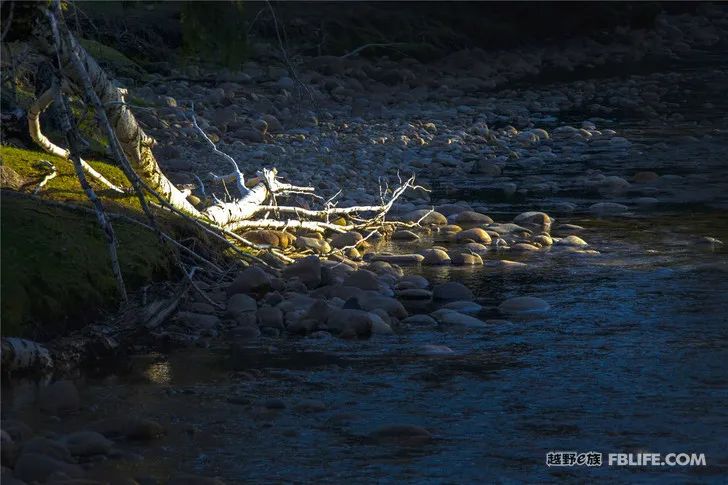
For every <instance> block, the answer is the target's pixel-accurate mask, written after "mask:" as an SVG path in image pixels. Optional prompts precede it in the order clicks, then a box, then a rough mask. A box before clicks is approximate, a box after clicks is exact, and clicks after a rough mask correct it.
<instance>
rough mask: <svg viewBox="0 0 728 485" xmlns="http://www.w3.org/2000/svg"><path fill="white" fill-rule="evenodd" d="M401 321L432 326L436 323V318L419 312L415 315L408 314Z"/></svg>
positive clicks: (408, 323) (407, 323)
mask: <svg viewBox="0 0 728 485" xmlns="http://www.w3.org/2000/svg"><path fill="white" fill-rule="evenodd" d="M402 323H403V324H405V325H415V326H433V325H437V320H435V319H434V318H432V317H431V316H430V315H425V314H424V313H420V314H417V315H412V316H409V317H407V318H405V319H403V320H402Z"/></svg>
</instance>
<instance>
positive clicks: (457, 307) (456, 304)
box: [442, 301, 483, 315]
mask: <svg viewBox="0 0 728 485" xmlns="http://www.w3.org/2000/svg"><path fill="white" fill-rule="evenodd" d="M442 308H445V309H447V310H454V311H456V312H460V313H465V314H468V315H475V314H476V313H478V312H479V311H480V310H482V309H483V307H482V306H480V305H478V304H477V303H475V302H473V301H452V302H450V303H446V304H445V305H443V306H442Z"/></svg>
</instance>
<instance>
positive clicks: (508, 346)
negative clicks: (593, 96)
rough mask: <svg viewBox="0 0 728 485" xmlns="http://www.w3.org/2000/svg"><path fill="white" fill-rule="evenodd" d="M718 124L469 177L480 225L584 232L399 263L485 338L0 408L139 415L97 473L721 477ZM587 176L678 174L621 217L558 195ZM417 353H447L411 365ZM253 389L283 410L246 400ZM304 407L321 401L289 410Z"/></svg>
mask: <svg viewBox="0 0 728 485" xmlns="http://www.w3.org/2000/svg"><path fill="white" fill-rule="evenodd" d="M718 74H722V75H723V76H725V72H719V73H718ZM718 74H716V73H713V72H712V71H710V72H708V73H705V72H702V73H701V72H697V73H696V78H700V79H708V80H709V79H710V75H714V76H718ZM722 79H723V81H725V77H723V78H722ZM696 82H697V81H696ZM703 86H704V88H703V89H702V91H701V92H703V93H704V94H703V97H706V96H707V97H708V98H711V99H712V98H713V97H715V95H716V92H715V91H714V90H712V89H713V86H714V83H712V82H708V81H706V82H705V83H704V85H703ZM723 86H725V84H723ZM694 89H696V88H694ZM676 90H677V88H676ZM724 92H725V91H724ZM705 93H707V94H705ZM676 96H679V93H677V92H676ZM686 100H687V97H684V99H683V100H682V101H686ZM680 106H683V105H682V104H681V105H680ZM699 106H702V101H701V104H699ZM716 106H718V107H720V106H724V107H725V106H726V104H725V102H724V103H723V104H722V105H721V104H719V103H717V102H716ZM676 109H677V108H676ZM683 111H684V112H685V113H693V112H692V111H690V110H687V109H685V110H683ZM724 113H725V112H724V111H721V109H720V108H716V107H715V106H714V107H712V108H710V109H707V108H706V110H702V108H701V109H697V108H696V110H695V112H694V113H693V114H692V115H691V116H692V118H698V119H697V122H696V121H693V119H692V118H688V117H687V115H686V118H685V119H684V120H683V121H681V122H680V123H676V124H675V125H673V126H669V127H667V126H664V124H663V125H662V126H651V125H650V124H649V123H647V122H642V121H641V120H638V119H615V120H613V125H612V126H605V127H608V128H613V129H615V130H617V132H618V134H619V135H620V136H624V137H626V138H627V139H629V140H630V141H631V142H632V143H633V145H632V146H631V147H630V148H629V149H628V150H627V151H625V152H623V153H617V154H615V153H598V152H590V151H589V150H588V149H585V150H584V151H583V152H578V153H571V154H570V155H569V156H564V157H563V158H562V159H561V160H559V162H558V163H552V164H550V165H549V166H546V167H543V166H542V167H539V168H532V169H531V168H528V169H525V170H523V171H522V172H518V173H516V172H515V171H514V173H513V177H514V180H522V179H526V178H527V177H529V176H530V175H534V174H537V175H543V176H548V177H550V178H551V179H553V180H557V181H560V183H559V187H560V188H559V190H557V191H555V192H552V193H548V194H540V195H539V194H527V195H525V196H522V197H513V198H510V199H509V198H504V197H502V196H501V195H499V194H498V193H497V191H489V190H487V188H486V189H482V188H483V187H484V186H486V185H487V181H486V180H480V181H479V180H478V179H474V180H470V181H469V184H470V185H469V186H468V188H467V191H464V192H463V193H460V194H452V193H451V194H448V196H449V197H453V198H467V200H469V201H471V202H478V203H483V204H485V205H487V206H489V207H490V212H489V213H492V215H493V217H494V218H495V219H496V220H498V221H506V220H510V218H511V217H512V216H513V215H515V214H517V213H519V212H520V211H521V210H526V209H538V208H541V207H544V208H545V207H548V204H550V203H553V202H560V201H570V202H575V203H576V204H577V206H578V209H577V211H576V212H574V213H571V214H559V213H558V212H557V213H556V218H557V223H556V224H555V226H558V224H559V223H571V224H579V225H582V226H584V227H585V230H584V231H583V232H581V233H579V235H580V237H583V238H584V239H585V240H586V241H588V242H589V243H590V244H591V245H592V247H594V248H596V249H598V250H599V252H600V254H597V255H566V254H563V253H561V254H559V253H557V252H556V251H554V252H553V253H551V252H540V253H538V254H535V255H533V256H529V257H528V258H527V259H523V260H524V261H527V262H528V263H529V265H528V267H527V268H526V269H521V270H502V269H499V270H496V269H490V268H482V267H481V268H432V269H425V268H423V269H421V270H417V271H421V273H422V274H424V275H425V276H427V277H429V278H431V280H432V281H433V282H438V281H444V280H448V279H454V280H459V281H462V282H464V283H465V284H467V285H468V286H470V287H471V288H473V289H474V291H475V292H476V295H477V297H478V301H479V302H480V303H481V304H482V305H483V306H484V309H483V311H482V312H481V314H480V315H478V316H479V318H481V319H483V320H493V321H491V322H489V323H488V326H487V327H485V328H478V329H462V328H461V329H458V328H448V329H438V328H425V327H423V328H411V329H410V330H409V331H407V332H406V333H403V334H401V335H396V336H388V337H383V336H379V337H375V338H373V339H371V340H368V341H357V342H350V341H342V340H338V339H314V338H305V339H284V340H279V339H271V340H263V341H262V343H260V344H257V345H256V347H255V348H248V349H240V348H234V349H233V350H230V349H229V348H228V347H227V346H223V347H221V348H218V349H212V351H210V350H184V351H180V352H178V353H175V354H173V355H171V356H169V358H161V357H158V356H156V357H155V356H150V357H148V358H140V359H138V361H137V363H136V365H135V369H134V371H133V372H131V373H130V374H125V375H120V376H111V377H106V378H104V379H92V378H88V379H85V380H84V381H83V382H81V383H80V387H81V392H82V402H83V403H84V404H85V406H87V407H90V412H88V413H84V414H83V415H79V416H74V417H71V418H69V419H68V420H64V421H63V422H57V421H54V420H52V419H51V418H49V417H47V416H42V415H32V414H28V413H29V412H28V411H21V408H24V406H23V402H24V401H23V396H24V395H26V393H25V391H26V390H27V389H23V388H22V387H20V388H16V389H15V390H14V391H12V392H11V393H10V395H9V398H11V399H9V400H7V401H6V402H5V403H4V405H5V406H6V411H8V412H11V413H14V414H16V415H18V416H20V417H23V418H25V419H26V420H27V422H29V423H31V424H32V425H34V426H37V427H44V428H45V429H52V430H56V431H64V430H76V429H82V428H83V425H84V423H85V422H88V421H89V420H93V419H99V418H101V417H105V416H107V415H127V414H130V413H133V414H138V415H140V416H145V417H151V418H153V419H156V420H159V421H160V422H162V423H163V424H165V426H166V427H167V428H168V430H169V432H168V434H167V436H166V437H164V438H162V439H160V440H159V441H155V442H152V443H151V444H148V445H141V444H139V445H135V444H128V445H123V446H125V447H126V448H127V449H128V450H129V451H130V452H131V453H132V455H130V458H129V459H128V460H122V461H115V462H109V464H108V465H106V466H108V467H109V468H110V469H113V468H114V467H118V468H119V469H122V470H125V471H134V473H137V474H141V475H145V474H162V475H168V474H174V473H177V472H179V471H184V472H191V473H199V474H204V475H208V476H214V475H218V476H220V477H221V478H223V479H226V480H229V481H232V482H235V481H238V480H239V481H249V482H257V483H278V482H323V483H342V482H344V481H346V482H355V483H360V482H380V483H399V482H417V483H483V482H497V483H514V482H522V481H526V482H536V481H544V480H546V481H550V480H556V479H564V478H565V479H568V480H570V481H580V482H581V481H597V482H603V483H613V482H616V483H623V482H647V481H650V482H655V483H663V482H676V481H682V482H685V481H687V482H693V483H703V482H705V483H708V482H715V483H718V482H724V481H725V480H726V477H728V446H726V445H727V444H728V439H727V438H726V437H727V436H728V405H727V403H728V370H727V367H728V312H727V311H726V306H727V305H728V297H727V296H726V294H727V290H728V284H727V283H726V278H727V277H728V257H727V256H728V252H727V251H726V249H725V246H723V247H717V248H713V247H711V246H710V245H705V244H699V243H698V241H699V238H700V237H702V236H713V237H716V238H718V239H721V240H723V241H727V242H728V217H726V216H725V210H726V207H728V204H727V201H728V199H727V198H726V197H727V196H728V195H727V194H728V177H726V171H728V163H726V162H728V131H726V128H727V127H728V123H726V122H725V120H726V118H725V114H724ZM706 135H709V136H708V137H706ZM589 168H599V169H600V170H601V171H602V173H605V174H607V175H619V176H622V177H625V178H629V177H630V176H631V175H633V174H634V173H635V172H637V171H640V170H654V171H656V172H657V173H659V174H660V175H665V174H672V175H679V176H680V178H674V179H672V180H671V181H668V183H667V184H666V185H662V186H659V187H658V189H659V190H658V191H657V192H655V197H656V198H657V199H658V201H659V202H658V203H655V204H651V205H649V206H635V205H634V204H632V203H631V202H632V201H633V200H634V199H635V198H636V197H642V196H644V195H645V194H644V193H634V192H630V191H628V192H627V193H624V194H620V195H618V196H614V197H609V198H606V199H603V198H600V197H599V196H598V195H595V194H593V193H591V192H588V191H584V190H582V189H580V188H579V186H578V185H570V184H571V182H570V181H572V180H574V177H577V176H578V175H579V174H582V173H584V172H585V170H587V169H589ZM479 187H480V188H481V189H482V190H477V189H478V188H479ZM638 189H639V188H638ZM630 190H632V189H630ZM640 190H641V189H640ZM602 200H609V201H614V202H624V203H627V204H628V205H630V207H631V208H634V210H632V211H631V212H630V213H629V214H627V215H624V216H610V217H607V218H596V217H594V216H591V215H589V214H588V213H587V212H586V211H585V210H584V209H586V208H587V207H588V206H589V205H590V204H591V203H594V202H598V201H602ZM420 244H421V243H420ZM398 249H399V250H400V251H410V250H411V249H412V247H409V248H407V247H400V248H398ZM509 258H512V256H509ZM410 271H411V270H410ZM525 295H528V296H537V297H539V298H543V299H544V300H546V301H547V302H549V304H550V305H551V310H550V311H549V312H548V313H546V314H544V315H542V316H539V317H535V318H531V319H527V320H519V319H510V320H509V321H502V320H501V321H497V319H502V318H503V317H502V316H500V315H499V314H498V312H497V310H496V308H495V307H496V306H497V305H498V304H499V303H500V302H502V301H503V300H505V299H506V298H509V297H513V296H525ZM428 344H434V345H444V346H447V347H449V348H451V349H452V350H453V353H452V354H449V355H444V356H429V355H424V352H423V346H425V345H428ZM273 398H276V399H280V400H281V401H282V402H283V404H284V405H285V408H283V409H278V410H275V409H273V410H272V409H268V408H266V407H265V406H264V403H265V402H266V401H268V400H270V399H273ZM311 400H313V401H318V402H320V403H323V407H324V409H323V410H319V411H317V412H311V411H310V410H306V409H302V408H301V407H300V406H299V405H300V404H301V403H306V402H309V401H311ZM4 401H5V400H4ZM274 407H275V406H274ZM13 409H15V410H17V411H13ZM404 423H407V424H415V425H420V426H424V427H426V428H427V429H429V430H430V431H431V432H432V433H433V434H434V436H435V439H434V440H432V441H431V442H428V443H425V444H418V445H412V446H401V445H396V444H381V443H377V442H375V441H373V440H371V439H370V438H369V435H370V433H371V432H372V430H374V429H376V428H377V427H378V426H380V425H384V424H404ZM549 450H574V451H598V452H602V453H610V452H639V451H642V452H648V451H649V452H659V453H669V452H691V453H693V452H694V453H705V455H706V458H707V462H708V465H709V466H708V467H696V468H681V467H675V468H665V467H663V468H660V467H652V468H615V467H608V466H603V467H601V468H590V469H586V468H573V469H568V468H562V469H555V468H551V469H549V468H547V467H546V466H545V454H546V452H547V451H549ZM134 454H137V455H138V457H137V458H134ZM142 456H143V458H144V459H143V460H141V459H140V458H141V457H142Z"/></svg>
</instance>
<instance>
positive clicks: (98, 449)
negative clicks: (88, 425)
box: [61, 431, 114, 456]
mask: <svg viewBox="0 0 728 485" xmlns="http://www.w3.org/2000/svg"><path fill="white" fill-rule="evenodd" d="M61 441H62V442H63V443H65V444H66V446H67V447H68V449H69V450H70V452H71V454H72V455H74V456H90V455H106V454H108V453H109V451H111V447H112V446H113V445H114V442H113V441H110V440H108V439H106V438H105V437H104V435H102V434H101V433H97V432H96V431H78V432H76V433H71V434H68V435H66V436H64V437H63V438H62V440H61Z"/></svg>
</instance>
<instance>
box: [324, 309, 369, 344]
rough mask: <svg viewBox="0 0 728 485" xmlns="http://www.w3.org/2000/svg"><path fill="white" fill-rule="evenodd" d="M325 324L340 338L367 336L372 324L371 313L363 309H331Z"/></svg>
mask: <svg viewBox="0 0 728 485" xmlns="http://www.w3.org/2000/svg"><path fill="white" fill-rule="evenodd" d="M326 325H327V327H328V328H329V330H332V331H334V332H335V333H338V334H339V336H340V337H342V338H357V337H369V336H370V335H371V333H372V326H373V325H374V322H373V318H372V316H371V314H370V313H369V312H367V311H364V310H354V309H340V310H334V311H332V312H331V313H330V314H329V315H328V317H327V319H326Z"/></svg>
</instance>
